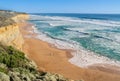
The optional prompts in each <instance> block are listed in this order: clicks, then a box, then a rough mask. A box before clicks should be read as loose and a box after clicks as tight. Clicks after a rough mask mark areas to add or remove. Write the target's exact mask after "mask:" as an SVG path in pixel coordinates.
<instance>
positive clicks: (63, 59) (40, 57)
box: [20, 24, 120, 81]
mask: <svg viewBox="0 0 120 81" xmlns="http://www.w3.org/2000/svg"><path fill="white" fill-rule="evenodd" d="M20 30H21V33H22V34H23V37H24V40H25V44H24V45H23V51H24V52H25V53H27V56H28V57H29V58H30V59H31V60H33V61H34V62H35V63H36V64H37V66H38V68H39V69H41V70H45V71H50V72H55V73H59V74H62V75H64V76H65V77H67V78H71V79H75V80H79V79H84V80H85V81H95V78H96V77H98V78H99V77H100V76H101V77H102V78H103V79H104V80H99V79H97V81H105V80H106V81H119V80H120V75H117V74H115V75H113V74H111V73H106V72H102V71H98V70H95V69H93V70H92V69H85V68H80V67H77V66H75V65H73V64H71V63H69V62H68V60H69V58H71V57H72V55H71V54H70V50H61V49H58V48H55V47H54V46H51V44H49V43H46V42H43V41H41V40H39V39H36V38H33V37H34V36H36V34H35V33H34V32H33V29H32V25H30V24H27V25H26V26H23V27H20ZM30 31H31V32H30ZM32 36H33V37H32ZM41 45H42V47H41V48H40V46H41ZM32 47H33V48H32ZM30 48H31V49H32V50H30ZM45 51H47V52H45ZM41 53H43V54H41ZM33 54H34V55H33ZM51 59H52V60H51ZM96 73H97V74H96ZM106 77H110V78H107V79H106Z"/></svg>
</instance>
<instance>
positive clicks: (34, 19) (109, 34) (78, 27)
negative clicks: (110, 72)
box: [29, 13, 120, 67]
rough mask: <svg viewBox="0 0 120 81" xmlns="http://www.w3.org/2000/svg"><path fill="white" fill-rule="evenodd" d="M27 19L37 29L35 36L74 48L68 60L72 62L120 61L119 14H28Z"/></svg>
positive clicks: (62, 47)
mask: <svg viewBox="0 0 120 81" xmlns="http://www.w3.org/2000/svg"><path fill="white" fill-rule="evenodd" d="M29 21H30V22H31V23H33V24H35V28H36V30H37V33H39V35H38V36H37V37H36V38H39V39H41V40H43V41H47V42H49V43H51V44H54V45H55V46H56V47H58V48H60V49H73V50H75V52H73V53H72V55H73V56H74V57H73V58H71V59H70V60H69V61H70V62H71V63H73V64H75V65H78V66H81V67H86V66H89V65H92V64H98V63H106V64H115V65H119V64H120V15H118V14H56V13H51V14H31V18H30V20H29ZM36 30H35V31H36Z"/></svg>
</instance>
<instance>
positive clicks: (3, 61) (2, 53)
mask: <svg viewBox="0 0 120 81" xmlns="http://www.w3.org/2000/svg"><path fill="white" fill-rule="evenodd" d="M28 18H29V16H28V15H27V14H24V13H17V12H11V11H0V81H74V80H69V79H66V78H64V77H63V76H61V75H59V74H55V73H49V72H43V71H38V70H37V67H36V66H35V64H34V63H33V62H32V61H30V60H29V59H28V58H26V57H25V54H24V53H23V52H21V51H20V50H22V44H23V43H24V40H23V37H22V35H21V32H20V30H19V27H20V24H22V23H23V22H24V21H25V20H27V19H28ZM16 48H17V49H16ZM18 49H19V50H18Z"/></svg>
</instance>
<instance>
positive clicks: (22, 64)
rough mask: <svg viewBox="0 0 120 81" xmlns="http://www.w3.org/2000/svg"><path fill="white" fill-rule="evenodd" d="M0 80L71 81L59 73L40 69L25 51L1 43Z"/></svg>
mask: <svg viewBox="0 0 120 81" xmlns="http://www.w3.org/2000/svg"><path fill="white" fill-rule="evenodd" d="M0 81H69V80H68V79H66V78H64V77H63V76H61V75H58V74H52V73H49V72H43V71H38V70H37V68H36V66H35V65H34V63H33V62H32V61H30V60H29V59H27V58H26V57H25V55H24V53H23V52H21V51H19V50H17V49H15V48H13V47H12V46H3V45H0Z"/></svg>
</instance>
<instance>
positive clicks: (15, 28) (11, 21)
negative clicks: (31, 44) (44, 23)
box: [0, 12, 29, 50]
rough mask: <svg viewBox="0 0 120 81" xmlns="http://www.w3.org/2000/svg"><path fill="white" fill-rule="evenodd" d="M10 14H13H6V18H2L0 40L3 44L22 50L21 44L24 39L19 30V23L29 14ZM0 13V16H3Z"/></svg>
mask: <svg viewBox="0 0 120 81" xmlns="http://www.w3.org/2000/svg"><path fill="white" fill-rule="evenodd" d="M7 13H8V12H7ZM8 14H9V13H8ZM12 14H13V15H10V16H8V18H5V19H3V21H2V22H1V24H0V42H1V43H2V44H3V45H7V46H9V45H11V46H13V47H15V48H17V49H20V50H22V44H23V43H24V40H23V38H22V35H21V33H20V31H19V24H21V23H22V22H24V21H25V20H27V19H28V18H29V16H28V15H27V14H16V13H12ZM15 14H16V15H15ZM0 15H1V16H0V17H1V18H4V16H3V14H0ZM3 23H5V24H3Z"/></svg>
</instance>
